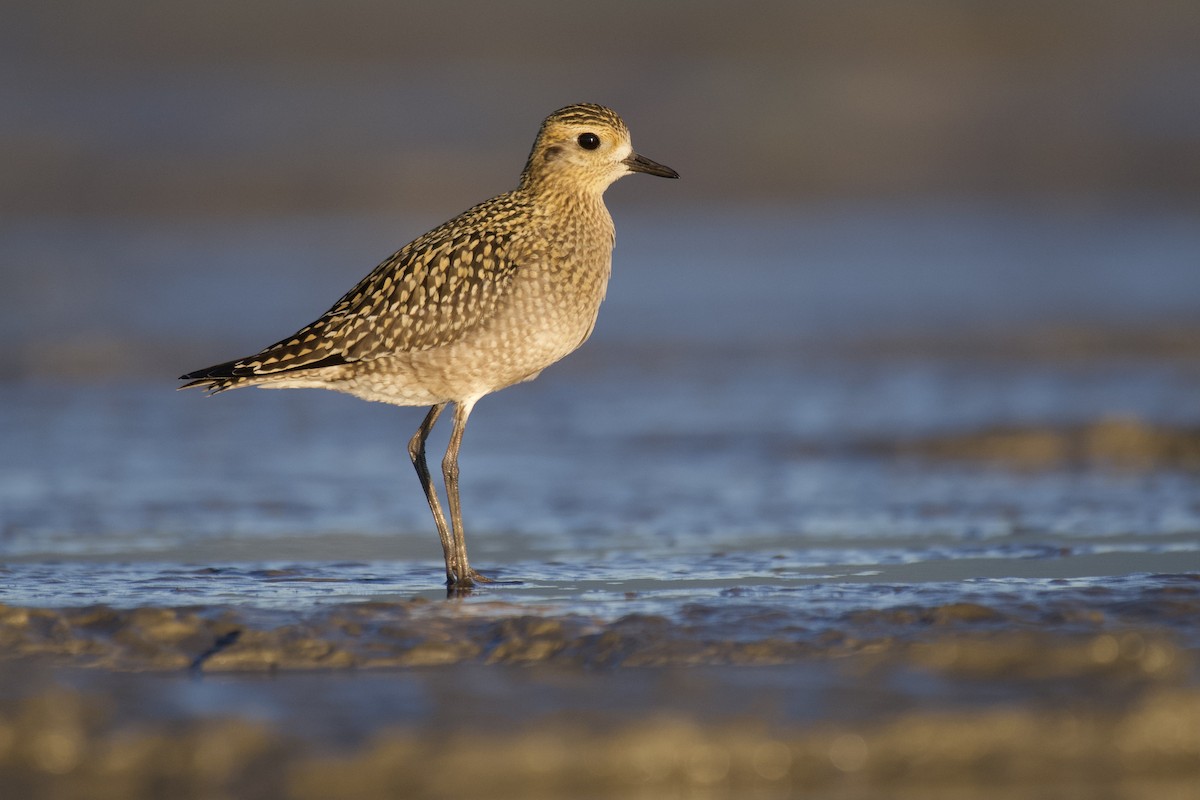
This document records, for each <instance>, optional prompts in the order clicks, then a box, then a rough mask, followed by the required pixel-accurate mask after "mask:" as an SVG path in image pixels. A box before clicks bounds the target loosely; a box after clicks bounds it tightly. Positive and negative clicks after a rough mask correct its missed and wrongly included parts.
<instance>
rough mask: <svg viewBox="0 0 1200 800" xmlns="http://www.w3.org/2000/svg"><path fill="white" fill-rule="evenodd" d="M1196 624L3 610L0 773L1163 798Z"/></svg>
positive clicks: (994, 615) (1189, 709) (224, 790)
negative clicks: (1088, 790) (1058, 792)
mask: <svg viewBox="0 0 1200 800" xmlns="http://www.w3.org/2000/svg"><path fill="white" fill-rule="evenodd" d="M1197 611H1200V582H1198V581H1197V580H1196V579H1195V576H1179V579H1178V580H1177V581H1174V582H1170V581H1168V582H1167V583H1166V585H1164V586H1160V587H1159V588H1158V589H1156V590H1149V589H1147V590H1146V591H1145V592H1144V593H1143V596H1141V597H1137V598H1132V599H1131V598H1130V597H1128V596H1127V595H1123V596H1121V597H1119V598H1117V597H1108V598H1105V597H1103V596H1098V597H1097V598H1095V600H1094V601H1092V602H1089V601H1087V600H1086V599H1083V600H1081V599H1079V598H1078V597H1076V598H1074V599H1073V600H1071V601H1070V602H1063V603H1061V604H1058V606H1057V607H1056V606H1055V604H1052V603H1051V604H1039V605H1038V606H1037V607H1029V606H1028V605H1022V604H1021V603H1020V602H1014V603H1013V604H1012V605H1007V606H1006V605H1003V604H997V605H994V606H986V605H980V604H972V603H954V604H947V605H944V606H938V607H901V608H893V609H887V610H873V609H864V610H861V611H858V612H852V613H849V614H845V615H842V616H841V617H840V618H838V619H836V620H831V625H830V627H828V628H827V629H823V630H822V629H819V628H818V627H816V626H810V625H805V624H797V623H796V620H795V619H794V618H793V619H792V621H791V622H789V621H788V620H786V619H780V617H781V616H782V617H786V616H787V615H786V614H784V613H783V612H782V611H781V610H779V609H775V610H772V609H770V608H745V607H742V608H740V609H725V610H722V609H720V608H709V609H704V608H702V607H697V608H694V609H692V610H691V611H690V612H689V613H686V614H684V615H683V617H682V618H681V619H677V620H670V619H666V618H663V617H654V616H647V615H629V616H627V617H623V618H620V619H616V620H612V621H604V620H597V619H588V618H584V617H581V616H574V615H571V616H554V615H553V614H546V615H538V614H530V613H527V611H525V610H521V609H517V610H515V611H514V610H513V609H511V608H506V607H504V606H502V605H500V604H496V605H488V604H483V605H482V606H479V605H476V606H472V607H469V608H464V607H463V606H461V605H460V604H457V603H455V602H453V601H448V602H445V603H442V602H430V601H428V600H412V601H397V602H379V603H363V604H352V605H344V606H334V607H330V608H325V609H318V610H313V611H308V612H302V613H294V614H287V613H283V612H269V613H268V612H259V611H254V610H246V609H242V610H237V609H232V608H222V607H208V608H205V607H193V608H179V609H173V608H156V607H144V608H137V609H132V610H120V609H112V608H108V607H103V606H95V607H90V608H79V609H49V608H20V607H9V606H6V607H3V608H2V609H0V643H2V645H3V653H4V654H5V658H4V660H3V661H2V662H0V678H2V680H0V686H2V687H4V688H2V689H0V784H2V785H5V786H8V787H13V789H14V790H16V792H17V793H16V794H14V795H11V796H20V797H30V798H36V797H51V796H53V797H60V796H88V797H122V798H140V797H158V796H163V794H162V793H163V792H164V791H166V792H167V793H168V794H171V795H172V796H224V795H229V796H233V795H236V796H239V797H294V798H316V797H329V796H339V797H351V798H353V797H377V796H400V795H404V796H450V795H454V794H462V793H466V792H478V791H481V790H482V788H486V792H487V794H488V795H489V796H493V797H560V796H564V795H566V794H572V795H583V796H589V795H590V796H614V797H615V796H620V797H631V796H632V797H638V796H643V795H645V796H650V794H651V793H654V794H655V796H661V793H662V792H664V791H666V792H671V793H680V792H688V793H698V794H699V795H700V796H773V795H775V794H777V793H779V792H782V791H784V790H792V791H796V790H805V791H813V792H823V793H829V794H832V795H834V796H847V795H846V793H850V794H853V793H855V792H862V791H887V792H889V793H891V794H892V795H893V796H907V795H911V796H914V797H915V796H926V797H928V796H939V795H941V794H944V795H945V796H951V795H952V794H954V792H956V791H958V792H961V791H965V790H969V791H971V792H972V796H984V797H992V796H994V797H1002V798H1006V797H1022V796H1028V792H1029V791H1031V790H1033V789H1037V790H1038V791H1046V790H1049V789H1050V788H1052V787H1054V786H1070V787H1074V788H1076V789H1078V788H1079V787H1081V786H1082V787H1092V788H1095V789H1100V788H1103V789H1105V790H1106V791H1107V790H1110V789H1112V787H1114V786H1116V787H1119V788H1120V791H1121V793H1122V794H1121V795H1120V796H1133V797H1139V796H1142V795H1145V796H1150V794H1151V792H1153V794H1154V796H1156V797H1167V798H1171V797H1181V798H1182V797H1184V796H1187V791H1188V787H1194V785H1195V781H1196V780H1198V779H1200V686H1198V681H1197V669H1196V663H1197V659H1196V656H1197V647H1196V642H1195V637H1194V620H1195V619H1196V618H1197ZM793 617H794V615H793ZM738 631H740V633H738ZM1189 634H1190V635H1189ZM481 787H482V788H481ZM979 790H986V791H984V793H983V794H979V793H978V792H979ZM959 796H961V795H959Z"/></svg>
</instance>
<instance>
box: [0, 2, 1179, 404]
mask: <svg viewBox="0 0 1200 800" xmlns="http://www.w3.org/2000/svg"><path fill="white" fill-rule="evenodd" d="M3 16H4V24H3V26H0V97H2V99H0V109H2V121H0V142H2V145H3V152H4V158H3V159H2V160H0V282H2V285H3V292H0V334H3V336H4V340H5V342H6V346H5V348H4V350H3V352H2V353H0V376H4V377H8V378H12V377H20V376H31V375H71V376H77V377H86V378H109V377H121V376H129V375H141V376H145V377H153V378H154V379H155V381H158V380H161V381H162V382H163V383H165V384H169V383H170V378H172V377H173V376H174V375H176V374H179V373H182V372H183V371H185V370H189V369H193V368H196V367H198V366H202V365H203V364H207V363H211V362H216V361H219V360H224V359H226V358H230V357H233V356H235V355H241V354H245V353H248V352H252V351H254V350H257V349H258V348H259V347H260V346H262V345H264V344H266V343H268V342H270V341H273V340H274V339H276V338H278V337H279V336H281V335H283V334H285V333H287V332H288V331H291V330H294V329H295V328H297V327H299V326H300V325H302V324H304V323H306V322H308V321H310V320H311V319H312V318H314V317H315V316H316V315H318V314H319V313H321V312H322V311H323V310H324V309H325V308H326V307H328V305H329V304H331V303H332V301H333V300H334V299H336V298H337V297H338V296H339V295H340V294H341V293H342V292H343V291H345V290H346V289H347V288H349V287H350V286H351V285H352V284H353V283H354V281H356V280H357V279H358V278H359V277H361V276H362V275H364V274H365V273H366V272H367V271H368V270H369V269H370V268H371V267H372V266H373V265H374V264H376V263H378V261H380V260H381V259H382V258H383V257H384V256H386V255H387V254H389V253H391V252H392V251H393V250H394V249H396V248H397V247H399V246H400V245H402V244H404V243H405V242H407V241H409V240H410V239H412V238H413V237H415V236H416V235H418V234H420V233H421V232H423V231H424V230H426V229H427V228H428V227H429V226H431V225H433V224H436V223H438V222H441V221H442V220H444V219H447V218H449V217H450V216H452V215H454V214H456V213H457V212H459V211H461V210H463V209H464V208H466V207H468V206H470V205H473V204H474V203H476V202H478V201H480V200H483V199H485V198H487V197H489V196H491V195H494V194H496V193H499V192H501V191H504V190H506V189H508V188H511V187H512V186H513V185H514V183H515V180H516V177H517V175H518V173H519V171H520V168H521V166H522V164H523V163H524V159H525V156H526V154H527V152H528V148H529V146H530V144H531V142H532V139H533V135H534V133H535V132H536V129H537V125H538V123H539V122H540V120H541V119H542V117H543V116H545V115H546V114H547V113H548V112H550V111H551V110H553V109H555V108H558V107H560V106H562V105H565V104H567V103H571V102H576V101H581V100H587V101H594V102H600V103H605V104H608V105H611V106H613V107H614V108H616V109H617V110H618V111H619V112H620V113H621V114H622V115H623V116H625V118H626V120H627V121H628V123H629V125H630V127H631V129H632V131H633V135H634V141H635V145H636V146H637V147H638V149H639V150H640V151H641V152H643V153H645V154H646V155H648V156H650V157H651V158H654V159H656V160H659V161H661V162H663V163H666V164H669V165H671V166H673V167H675V168H676V169H677V170H679V172H680V173H681V174H682V175H683V180H681V181H679V182H678V183H673V182H666V181H662V182H660V181H652V180H649V179H645V178H632V179H629V180H626V181H622V182H621V183H620V184H618V185H617V186H615V187H614V188H613V189H612V190H611V191H610V194H609V205H610V208H611V209H612V210H613V214H614V217H615V218H616V221H617V228H618V234H619V235H618V239H619V244H618V249H617V253H616V261H615V264H616V271H615V279H614V281H613V284H612V287H611V291H610V300H609V302H608V304H607V305H606V308H605V310H604V313H603V315H602V318H601V323H600V325H599V327H598V329H597V339H596V341H597V342H601V343H603V344H600V345H598V346H600V347H603V346H605V344H608V345H612V346H617V347H629V346H631V345H632V346H644V345H645V343H646V341H647V340H648V338H650V337H652V338H653V339H655V340H656V341H666V340H672V341H678V342H694V343H699V344H700V345H701V346H702V347H710V346H713V345H714V344H724V345H728V346H737V345H739V344H749V345H751V346H758V345H760V344H762V343H763V342H768V341H769V342H772V343H775V344H778V343H781V342H782V343H796V344H798V345H810V344H814V343H816V344H817V345H818V346H825V345H829V344H831V343H846V342H859V343H863V342H865V343H866V345H867V346H868V347H872V346H876V345H883V344H886V345H887V346H889V347H895V346H896V342H897V341H898V340H900V341H904V342H910V341H918V342H921V343H923V344H924V345H928V344H929V343H930V342H931V341H937V342H943V343H944V342H954V343H957V344H958V345H961V343H962V342H963V341H964V340H967V341H972V342H974V343H975V344H981V343H995V342H996V341H999V340H1006V341H1012V340H1014V339H1021V340H1022V341H1024V342H1025V343H1026V344H1028V343H1029V342H1033V343H1034V344H1035V345H1038V343H1040V345H1038V346H1055V347H1058V346H1076V345H1078V343H1079V341H1080V339H1081V338H1082V339H1084V340H1087V341H1088V342H1095V341H1099V342H1100V343H1101V346H1104V347H1126V346H1129V344H1130V343H1131V342H1135V341H1136V342H1141V343H1142V344H1145V343H1146V342H1147V341H1149V343H1150V346H1160V345H1161V346H1168V347H1171V348H1175V349H1179V348H1183V349H1185V350H1187V351H1188V352H1196V350H1195V348H1194V345H1195V342H1194V340H1193V337H1192V336H1191V331H1192V330H1193V329H1194V328H1197V327H1200V326H1196V322H1197V312H1200V217H1198V216H1197V212H1200V47H1197V44H1196V43H1197V42H1198V41H1200V6H1197V4H1195V3H1192V2H1168V1H1162V2H1157V1H1152V2H1132V0H1130V1H1127V2H1120V1H1115V0H1114V1H1109V2H1096V1H1095V0H1062V1H1061V2H1055V3H1042V2H1032V1H1030V2H1009V3H1002V4H994V3H979V2H973V0H918V1H915V2H905V3H873V2H843V3H815V2H746V3H736V4H734V3H721V2H697V3H690V4H687V5H682V4H679V3H674V2H645V1H641V0H640V1H639V2H633V1H632V0H629V1H628V2H627V1H626V0H613V1H612V2H608V3H604V4H602V5H598V6H590V7H578V6H570V5H562V4H559V3H548V2H531V1H525V2H516V3H505V4H495V3H486V2H448V3H439V4H415V3H404V2H393V1H387V2H385V1H384V0H346V1H345V2H338V3H326V2H312V1H310V0H288V1H287V2H284V1H283V0H258V2H253V3H244V2H229V1H227V0H209V1H208V2H203V3H192V2H179V3H160V2H149V1H146V2H142V1H141V0H109V1H108V2H100V3H94V2H56V1H54V0H50V1H49V2H47V1H45V0H41V1H39V2H23V0H8V2H6V3H4V9H3ZM718 307H719V308H720V309H721V315H720V316H718V317H714V315H713V311H714V310H715V309H716V308H718ZM1098 331H1102V332H1105V333H1103V334H1100V333H1097V332H1098ZM1114 333H1115V334H1116V335H1115V337H1114V335H1113V334H1114ZM1072 343H1074V344H1072Z"/></svg>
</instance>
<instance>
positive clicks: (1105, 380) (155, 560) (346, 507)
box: [0, 346, 1200, 619]
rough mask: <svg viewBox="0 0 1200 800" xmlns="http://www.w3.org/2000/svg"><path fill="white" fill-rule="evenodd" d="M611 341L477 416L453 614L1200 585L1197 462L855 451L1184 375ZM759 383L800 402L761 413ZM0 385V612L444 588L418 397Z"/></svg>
mask: <svg viewBox="0 0 1200 800" xmlns="http://www.w3.org/2000/svg"><path fill="white" fill-rule="evenodd" d="M620 355H622V351H620V350H619V349H617V348H616V347H614V346H609V347H607V348H600V349H599V352H598V353H596V354H594V355H592V356H585V355H581V357H580V359H579V360H578V361H576V362H575V363H574V365H573V366H566V365H564V366H563V367H562V368H561V369H559V370H557V371H551V372H549V373H547V375H546V376H545V377H544V378H543V379H542V380H541V381H539V383H538V384H536V385H531V386H526V387H520V388H518V389H515V390H512V391H510V392H506V393H503V394H501V395H498V396H496V397H494V398H489V399H488V400H486V401H485V402H484V403H482V404H481V405H480V407H479V411H478V414H477V415H476V419H475V420H473V425H472V428H471V430H470V432H469V436H468V439H467V442H466V445H465V447H464V453H463V457H462V467H463V494H464V503H465V507H466V515H467V522H468V526H469V528H468V530H469V542H470V544H471V552H472V556H473V561H474V563H475V564H476V565H477V566H478V568H480V569H482V570H484V571H485V572H491V573H492V574H494V575H495V576H496V577H498V578H500V579H502V580H505V581H510V580H511V581H516V582H517V583H515V584H513V585H509V584H501V585H498V586H494V587H489V588H487V589H486V590H484V591H482V592H480V593H478V595H477V596H476V597H475V598H472V599H471V600H469V602H478V603H480V604H483V605H486V604H489V603H493V602H496V601H499V602H501V603H503V604H505V605H507V604H514V603H515V604H518V605H520V604H524V605H528V606H529V607H531V608H536V609H537V610H538V611H539V613H569V614H585V615H594V616H597V617H601V618H607V619H613V618H616V617H618V616H620V615H622V614H626V613H631V612H639V613H654V614H663V615H667V616H677V615H678V614H679V613H680V611H681V609H682V608H683V607H684V606H686V605H688V604H691V603H697V602H721V603H725V604H731V605H737V604H740V603H746V602H753V603H758V604H768V605H778V606H780V607H783V608H788V609H790V610H792V611H794V612H796V613H797V614H799V615H801V616H803V617H805V618H808V617H809V616H810V615H811V614H813V613H816V614H821V613H827V614H831V615H833V616H837V615H839V614H841V613H845V612H846V611H848V610H852V609H854V608H859V607H869V608H878V607H888V606H891V605H897V604H915V605H930V606H933V605H942V604H945V603H951V602H955V601H956V600H958V599H962V598H985V599H987V598H1008V601H1006V602H1018V601H1030V600H1032V601H1036V600H1037V599H1038V598H1039V597H1041V596H1043V595H1052V594H1053V593H1055V592H1059V591H1069V590H1078V589H1080V588H1082V587H1086V586H1095V587H1110V588H1111V587H1112V586H1113V585H1114V579H1118V580H1119V581H1120V582H1130V581H1132V582H1134V583H1137V584H1140V585H1142V586H1143V587H1146V586H1154V585H1157V583H1158V582H1160V581H1162V580H1164V579H1162V578H1159V577H1156V576H1159V575H1168V574H1174V573H1183V572H1195V571H1200V539H1198V538H1197V536H1196V532H1197V530H1200V505H1198V504H1197V496H1198V493H1197V489H1198V482H1200V477H1198V476H1197V475H1196V474H1195V473H1193V472H1189V471H1184V470H1179V469H1174V468H1171V467H1170V466H1169V465H1168V466H1166V467H1163V468H1151V469H1136V470H1127V469H1119V468H1111V469H1106V468H1103V467H1095V466H1093V467H1082V468H1077V467H1069V468H1064V467H1061V466H1060V467H1054V466H1051V467H1047V468H1045V469H1036V470H1016V469H1009V468H1005V467H1004V466H1003V465H999V466H997V465H984V464H975V463H969V462H966V463H964V462H954V461H945V460H928V459H922V458H920V457H916V456H905V455H895V454H890V453H889V452H888V451H887V450H883V449H878V448H874V449H873V448H872V447H868V446H864V443H867V444H877V443H878V442H880V441H905V440H907V439H912V438H915V437H920V436H926V435H931V434H938V433H945V432H947V431H960V430H973V429H976V428H984V427H987V426H990V425H995V424H1000V423H1013V422H1021V421H1025V422H1028V421H1032V420H1040V421H1045V420H1052V421H1056V422H1059V421H1061V422H1070V421H1074V420H1080V419H1089V418H1092V417H1093V416H1095V415H1096V414H1098V413H1099V412H1100V411H1102V410H1104V409H1112V408H1117V407H1119V408H1120V409H1121V410H1122V411H1123V412H1124V413H1126V414H1129V415H1135V416H1137V417H1139V418H1141V419H1143V420H1146V421H1149V422H1156V423H1162V424H1169V423H1173V422H1175V421H1176V415H1178V413H1179V412H1178V409H1181V408H1185V407H1186V404H1187V403H1188V402H1190V398H1192V397H1195V396H1197V391H1198V390H1200V373H1197V372H1194V371H1193V370H1192V369H1191V368H1190V366H1188V365H1187V364H1182V365H1180V364H1171V363H1158V364H1137V363H1121V362H1117V363H1107V362H1098V363H1097V362H1092V363H1088V364H1084V365H1079V364H1075V365H1069V366H1065V367H1059V366H1048V365H1045V364H1033V365H1021V364H1012V363H1010V364H1002V365H997V364H995V363H987V364H984V365H973V364H970V363H966V362H956V361H953V360H950V361H947V360H942V361H938V360H931V359H928V358H923V359H912V360H907V361H899V362H897V361H896V360H894V359H889V360H886V361H878V360H871V359H866V360H857V361H855V360H848V361H846V362H835V361H831V360H811V359H809V360H806V359H804V358H797V357H795V356H792V355H788V354H783V353H778V354H762V353H759V354H756V355H754V356H750V357H747V356H742V355H738V354H732V355H729V356H726V357H717V358H714V357H705V358H704V361H703V363H698V359H697V355H696V353H695V352H691V351H686V350H684V351H680V352H679V353H675V354H672V355H671V357H670V358H664V359H663V360H662V361H660V362H656V363H652V364H630V363H629V362H628V361H626V360H625V359H624V358H621V357H619V356H620ZM764 384H769V386H768V389H769V394H770V395H772V396H777V397H778V396H783V397H789V398H794V400H793V401H792V402H789V403H787V404H778V403H771V402H766V401H763V400H761V399H760V398H761V393H762V391H763V387H764ZM0 393H2V394H3V402H4V407H5V408H6V410H7V413H6V414H5V415H4V430H3V438H4V440H5V441H6V442H7V443H8V445H9V447H10V450H9V453H10V455H13V456H16V457H15V458H10V459H9V460H7V461H6V466H5V468H4V470H3V472H0V507H2V508H3V512H2V513H3V553H4V561H5V566H4V567H3V577H4V580H3V585H2V587H0V602H5V603H9V604H19V605H26V604H28V605H90V604H94V603H104V604H109V605H114V606H118V607H132V606H138V605H224V604H233V605H239V606H249V607H254V606H258V607H264V608H290V609H302V608H304V607H308V606H317V605H322V604H329V603H340V602H346V601H355V600H363V599H381V598H399V597H408V596H412V595H425V596H430V597H433V596H437V595H438V593H439V592H440V588H439V582H440V564H439V562H440V549H439V548H438V544H437V539H436V535H435V534H434V532H433V531H432V529H431V524H430V522H429V521H428V520H427V515H428V509H427V508H426V507H425V504H424V500H423V498H422V497H421V495H420V490H419V488H418V487H417V484H416V479H415V476H413V475H412V473H411V467H410V466H409V465H408V463H407V460H406V456H405V453H404V450H403V443H404V441H405V439H406V437H407V435H408V433H409V431H408V428H409V426H411V425H415V424H416V422H417V421H419V415H420V412H419V411H417V410H413V409H408V410H397V409H391V408H386V407H381V406H372V405H368V404H365V403H361V402H358V401H355V400H354V399H352V398H342V397H338V396H335V395H332V394H325V393H320V392H295V393H284V392H280V393H272V392H245V393H240V394H239V393H234V394H231V395H226V396H222V397H219V398H211V399H208V398H204V397H202V396H200V395H198V394H175V393H173V392H171V391H170V387H169V386H165V385H152V384H148V383H140V384H135V385H132V386H123V387H116V386H108V387H105V386H95V385H90V386H80V385H75V384H69V383H47V382H33V383H22V384H10V385H7V386H5V387H4V388H3V389H0ZM645 397H650V398H654V400H655V402H653V403H647V402H645V400H644V398H645ZM689 398H690V400H689ZM730 408H740V409H742V410H743V411H744V412H746V413H742V414H739V415H737V416H735V417H732V418H731V417H729V415H728V414H727V413H726V410H727V409H730ZM435 446H440V445H435ZM814 610H815V611H814Z"/></svg>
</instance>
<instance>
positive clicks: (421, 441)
mask: <svg viewBox="0 0 1200 800" xmlns="http://www.w3.org/2000/svg"><path fill="white" fill-rule="evenodd" d="M445 407H446V404H445V403H438V404H437V405H435V406H433V407H432V408H430V409H429V413H428V414H426V415H425V421H424V422H422V423H421V427H419V428H417V432H416V433H414V434H413V437H412V438H411V439H409V440H408V456H409V458H411V459H412V463H413V466H414V467H416V469H417V477H418V478H420V479H421V488H422V489H424V490H425V499H426V500H427V501H428V502H429V510H430V511H431V512H432V513H433V522H434V524H435V525H437V529H438V538H439V539H441V540H442V554H443V555H444V556H445V558H446V583H448V584H452V583H454V580H455V575H454V539H453V537H452V536H451V535H450V528H449V526H447V525H446V515H445V514H443V513H442V504H441V503H440V502H439V501H438V494H437V488H436V487H435V486H434V485H433V478H432V477H431V476H430V474H429V466H428V465H427V464H426V463H425V440H426V439H428V438H429V432H430V431H432V430H433V426H434V425H435V424H436V423H437V421H438V417H439V416H440V415H441V413H442V410H443V409H444V408H445Z"/></svg>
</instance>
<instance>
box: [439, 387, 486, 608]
mask: <svg viewBox="0 0 1200 800" xmlns="http://www.w3.org/2000/svg"><path fill="white" fill-rule="evenodd" d="M474 406H475V401H474V400H467V401H460V402H458V403H457V404H456V405H455V406H454V429H453V430H452V431H451V432H450V444H449V445H447V447H446V457H445V458H443V459H442V477H443V478H445V480H446V498H447V499H448V500H449V501H450V524H451V526H452V531H453V535H454V565H455V567H456V570H455V572H456V574H457V576H458V581H457V582H456V586H458V587H461V588H467V587H471V586H474V585H475V583H476V582H479V583H491V582H492V581H491V578H485V577H484V576H483V575H480V574H479V573H478V572H476V571H475V570H473V569H471V565H470V564H469V563H468V562H467V538H466V534H465V533H464V532H463V521H462V505H461V504H460V503H459V499H458V449H459V448H460V447H461V446H462V438H463V431H465V430H466V428H467V417H469V416H471V409H472V408H474Z"/></svg>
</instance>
